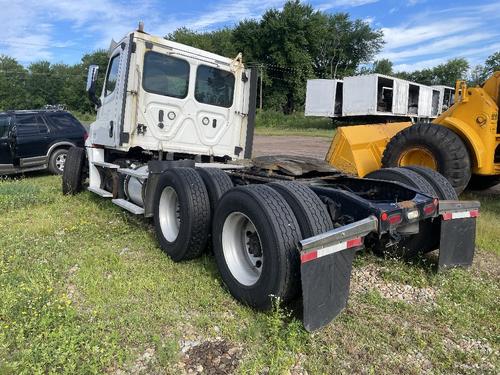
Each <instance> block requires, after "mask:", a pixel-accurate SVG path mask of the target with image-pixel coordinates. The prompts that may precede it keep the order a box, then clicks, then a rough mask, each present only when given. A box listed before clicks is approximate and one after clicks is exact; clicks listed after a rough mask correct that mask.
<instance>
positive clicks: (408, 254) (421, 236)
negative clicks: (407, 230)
mask: <svg viewBox="0 0 500 375" xmlns="http://www.w3.org/2000/svg"><path fill="white" fill-rule="evenodd" d="M366 178H376V179H378V180H384V181H395V182H400V183H403V184H405V185H408V186H410V187H413V188H414V189H416V190H418V191H421V192H422V193H424V194H427V195H430V196H432V197H438V194H437V192H436V191H435V190H434V188H433V187H432V185H431V184H430V183H429V182H427V180H426V179H424V178H423V177H422V176H420V175H419V174H418V173H416V172H413V171H411V170H408V169H405V168H383V169H379V170H378V171H374V172H371V173H369V174H368V175H367V176H366ZM430 220H431V219H427V220H423V221H420V222H419V232H418V234H414V235H410V236H406V237H404V238H402V239H401V240H400V241H399V242H398V243H397V244H395V245H393V246H390V247H386V246H385V243H384V241H383V240H382V241H379V242H378V243H376V244H374V245H373V246H372V251H373V252H374V253H375V254H378V255H381V254H384V253H388V254H390V255H396V256H400V257H403V258H406V259H409V258H413V257H415V256H417V255H418V254H425V253H428V252H429V251H433V250H435V249H437V247H438V246H439V231H438V230H437V227H436V226H435V225H433V223H432V221H430Z"/></svg>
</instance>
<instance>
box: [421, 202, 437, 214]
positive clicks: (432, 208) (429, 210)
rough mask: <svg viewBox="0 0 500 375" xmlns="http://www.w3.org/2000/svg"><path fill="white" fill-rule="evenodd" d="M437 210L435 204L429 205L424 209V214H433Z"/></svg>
mask: <svg viewBox="0 0 500 375" xmlns="http://www.w3.org/2000/svg"><path fill="white" fill-rule="evenodd" d="M435 210H436V205H434V203H431V204H428V205H427V206H425V207H424V214H426V215H430V214H433V213H434V211H435Z"/></svg>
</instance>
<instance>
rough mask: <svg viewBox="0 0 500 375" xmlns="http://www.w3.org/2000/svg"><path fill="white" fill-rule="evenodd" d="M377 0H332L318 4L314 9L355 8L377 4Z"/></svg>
mask: <svg viewBox="0 0 500 375" xmlns="http://www.w3.org/2000/svg"><path fill="white" fill-rule="evenodd" d="M378 2H379V0H333V1H328V2H324V3H321V4H318V5H316V6H315V8H316V9H318V10H321V11H325V10H330V9H334V8H355V7H359V6H362V5H367V4H373V3H378Z"/></svg>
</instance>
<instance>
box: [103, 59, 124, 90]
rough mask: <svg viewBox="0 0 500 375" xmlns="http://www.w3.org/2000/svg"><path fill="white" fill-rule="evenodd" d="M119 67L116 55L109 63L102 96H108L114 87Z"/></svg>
mask: <svg viewBox="0 0 500 375" xmlns="http://www.w3.org/2000/svg"><path fill="white" fill-rule="evenodd" d="M119 65H120V55H119V54H118V55H116V56H115V57H113V58H112V59H111V61H110V62H109V68H108V76H107V77H106V86H105V87H106V91H105V92H104V96H108V95H109V94H111V93H112V92H113V91H115V87H116V79H117V77H118V66H119Z"/></svg>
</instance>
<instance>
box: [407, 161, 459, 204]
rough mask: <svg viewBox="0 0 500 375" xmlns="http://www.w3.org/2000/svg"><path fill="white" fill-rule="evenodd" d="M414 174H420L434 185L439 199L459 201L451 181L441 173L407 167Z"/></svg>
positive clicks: (413, 166) (423, 168) (417, 167)
mask: <svg viewBox="0 0 500 375" xmlns="http://www.w3.org/2000/svg"><path fill="white" fill-rule="evenodd" d="M405 169H409V170H411V171H413V172H416V173H418V174H419V175H420V176H422V177H423V178H425V179H426V180H427V182H428V183H429V184H431V185H432V187H433V188H434V190H435V191H436V193H437V195H438V198H439V199H443V200H451V201H455V200H458V195H457V192H456V191H455V189H454V188H453V186H452V185H451V184H450V181H448V180H447V179H446V177H444V176H443V175H442V174H441V173H439V172H437V171H435V170H433V169H430V168H426V167H420V166H417V165H411V166H409V167H405Z"/></svg>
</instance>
